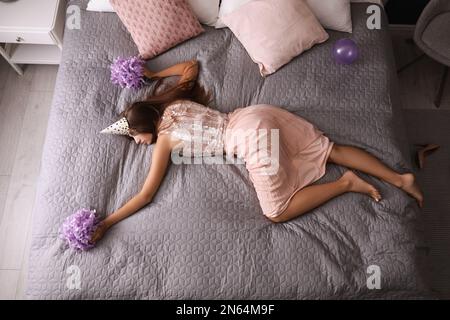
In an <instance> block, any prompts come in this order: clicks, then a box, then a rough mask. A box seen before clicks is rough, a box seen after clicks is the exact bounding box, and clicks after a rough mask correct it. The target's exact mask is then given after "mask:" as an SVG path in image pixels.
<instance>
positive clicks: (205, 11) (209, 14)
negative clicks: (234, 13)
mask: <svg viewBox="0 0 450 320" xmlns="http://www.w3.org/2000/svg"><path fill="white" fill-rule="evenodd" d="M188 2H189V4H190V5H191V8H192V10H194V13H195V15H196V16H197V18H198V20H199V21H200V22H201V23H203V24H206V25H208V26H214V25H215V24H216V22H217V19H219V4H220V0H188Z"/></svg>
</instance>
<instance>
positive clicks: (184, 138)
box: [91, 61, 423, 243]
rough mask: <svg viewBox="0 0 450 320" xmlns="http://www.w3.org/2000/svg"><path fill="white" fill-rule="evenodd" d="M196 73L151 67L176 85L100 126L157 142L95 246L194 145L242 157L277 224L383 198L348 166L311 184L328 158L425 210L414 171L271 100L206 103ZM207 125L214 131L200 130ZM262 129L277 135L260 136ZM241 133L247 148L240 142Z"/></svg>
mask: <svg viewBox="0 0 450 320" xmlns="http://www.w3.org/2000/svg"><path fill="white" fill-rule="evenodd" d="M198 70H199V68H198V63H197V61H188V62H184V63H180V64H177V65H174V66H172V67H169V68H167V69H165V70H163V71H160V72H157V73H154V72H151V71H150V70H148V69H146V71H145V76H146V77H147V78H150V79H155V80H158V81H161V80H162V79H163V78H165V77H170V76H181V77H180V79H179V81H178V83H177V84H176V85H174V86H173V87H172V88H170V89H168V90H165V91H163V92H162V93H158V94H153V95H152V96H151V97H149V98H147V99H146V100H144V101H139V102H135V103H133V104H131V105H129V106H128V107H127V108H126V110H125V111H124V112H123V113H122V118H121V119H120V120H119V121H118V122H116V123H115V124H113V125H111V126H110V127H108V128H106V129H105V130H103V131H102V132H103V133H114V134H123V135H127V136H129V137H130V139H134V141H135V142H136V143H137V144H146V145H150V144H155V146H154V149H153V155H152V162H151V168H150V171H149V173H148V176H147V178H146V180H145V182H144V185H143V186H142V189H141V191H140V192H139V193H138V194H136V195H135V196H134V197H133V198H132V199H131V200H129V201H128V202H127V203H126V204H125V205H124V206H122V207H121V208H120V209H118V210H117V211H116V212H114V213H112V214H110V215H109V216H107V217H106V218H105V219H104V220H103V221H102V222H101V223H100V225H99V227H98V228H97V230H96V232H95V233H94V235H93V237H92V240H91V241H92V242H93V243H95V242H97V241H98V240H100V239H101V238H102V237H103V235H104V233H105V232H106V231H107V230H108V229H109V228H110V227H111V226H113V225H114V224H116V223H118V222H119V221H121V220H123V219H125V218H127V217H128V216H130V215H132V214H133V213H135V212H136V211H138V210H139V209H141V208H142V207H144V206H146V205H147V204H149V203H150V202H151V201H152V199H153V197H154V195H155V194H156V192H157V190H158V188H159V186H160V184H161V181H162V180H163V178H164V175H165V172H166V170H167V167H168V165H169V162H170V161H171V155H172V154H176V153H175V150H180V148H185V149H186V150H192V144H196V145H197V146H200V147H201V148H202V150H209V151H211V150H221V151H222V154H223V153H225V154H226V156H227V157H229V156H236V157H237V158H239V159H242V160H243V161H244V162H245V166H246V168H247V170H248V173H249V177H250V179H251V182H252V183H253V186H254V188H255V190H256V194H257V196H258V200H259V203H260V206H261V209H262V212H263V214H264V215H265V216H266V217H267V218H268V219H270V220H271V221H273V222H275V223H281V222H286V221H289V220H291V219H294V218H296V217H299V216H301V215H303V214H305V213H307V212H309V211H311V210H312V209H314V208H316V207H318V206H320V205H322V204H324V203H325V202H327V201H329V200H330V199H333V198H335V197H337V196H339V195H342V194H344V193H346V192H358V193H362V194H365V195H367V196H369V197H371V198H372V199H373V200H374V201H377V202H378V201H381V194H380V192H379V191H378V190H377V189H376V188H375V187H374V186H373V185H371V184H369V183H367V182H366V181H364V180H363V179H361V178H360V177H358V176H357V175H356V174H355V173H353V172H352V171H350V170H348V171H346V172H345V173H344V174H343V175H342V176H341V177H340V178H339V179H338V180H336V181H334V182H330V183H324V184H318V185H311V184H312V183H313V182H315V181H317V180H318V179H319V178H321V177H322V176H323V175H324V174H325V167H326V164H327V163H333V164H337V165H341V166H344V167H347V168H351V169H355V170H359V171H361V172H365V173H367V174H369V175H372V176H375V177H377V178H379V179H382V180H384V181H386V182H388V183H390V184H392V185H394V186H396V187H398V188H400V189H402V190H403V191H405V192H406V193H408V194H409V195H410V196H412V197H414V198H415V199H416V200H417V202H418V204H419V206H420V207H422V205H423V195H422V192H421V191H420V189H419V187H418V185H417V184H416V182H415V180H414V176H413V174H411V173H406V174H400V173H397V172H395V171H393V170H392V169H390V168H388V167H387V166H386V165H384V164H383V163H382V162H381V161H380V160H378V159H377V158H375V157H374V156H372V155H370V154H369V153H367V152H365V151H363V150H361V149H359V148H356V147H351V146H344V145H338V144H335V143H333V142H332V141H330V140H329V139H328V138H327V137H326V136H325V135H324V134H323V133H322V132H321V131H320V130H318V129H317V128H315V127H314V126H313V125H312V124H311V123H309V122H307V121H306V120H304V119H302V118H300V117H298V116H297V115H295V114H292V113H290V112H288V111H286V110H284V109H282V108H279V107H276V106H272V105H254V106H249V107H245V108H238V109H236V110H235V111H233V112H231V113H221V112H219V111H217V110H214V109H211V108H209V107H207V105H208V103H209V100H210V99H209V96H208V94H206V92H205V91H204V90H203V89H202V88H201V87H200V86H199V84H198V82H197V76H198ZM155 92H156V91H155ZM202 130H204V131H205V132H206V131H207V132H208V134H207V135H202V134H200V135H199V131H202ZM260 132H275V133H276V134H275V135H272V134H265V135H264V134H263V135H259V134H256V133H260ZM269 136H270V137H271V138H270V139H269V138H268V137H269ZM199 137H200V139H199ZM236 137H237V138H239V137H240V139H236ZM243 137H245V141H246V143H247V145H246V147H242V146H243V143H242V141H243V140H242V138H243ZM273 137H275V138H273ZM266 138H267V139H266ZM265 139H266V140H267V141H266V142H265V143H264V141H262V140H265ZM269 140H270V141H269ZM275 147H276V148H275ZM273 150H276V152H274V151H273ZM261 151H264V152H261ZM194 154H196V153H195V152H194ZM261 154H262V156H261ZM271 156H274V157H275V158H276V159H275V160H276V161H275V163H276V164H277V165H276V166H275V167H276V170H274V169H273V167H274V165H273V164H274V161H268V158H270V157H271ZM272 160H273V159H272Z"/></svg>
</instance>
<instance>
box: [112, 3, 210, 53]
mask: <svg viewBox="0 0 450 320" xmlns="http://www.w3.org/2000/svg"><path fill="white" fill-rule="evenodd" d="M110 3H111V5H112V6H113V8H114V10H115V11H116V12H117V14H118V15H119V18H120V20H122V22H123V24H124V25H125V26H126V27H127V29H128V31H129V32H130V33H131V37H132V38H133V40H134V42H135V43H136V45H137V47H138V49H139V53H140V55H141V57H142V58H144V59H150V58H153V57H154V56H156V55H158V54H160V53H162V52H164V51H166V50H168V49H170V48H172V47H174V46H176V45H177V44H179V43H181V42H183V41H185V40H187V39H190V38H192V37H195V36H197V35H198V34H200V33H202V32H203V31H204V30H203V28H202V27H201V25H200V23H199V22H198V20H197V18H196V17H195V14H194V13H193V11H192V9H191V7H190V6H189V4H188V3H187V2H186V1H185V0H110Z"/></svg>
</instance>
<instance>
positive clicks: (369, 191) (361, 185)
mask: <svg viewBox="0 0 450 320" xmlns="http://www.w3.org/2000/svg"><path fill="white" fill-rule="evenodd" d="M340 180H342V181H345V182H348V184H349V186H348V188H349V191H351V192H358V193H363V194H366V195H368V196H369V197H371V198H373V199H374V200H375V201H377V202H378V201H380V200H381V194H380V192H379V191H378V190H377V188H375V187H374V186H373V185H371V184H370V183H368V182H366V181H364V180H363V179H361V178H360V177H358V176H357V175H356V174H355V173H354V172H352V171H350V170H349V171H346V172H345V173H344V174H343V175H342V177H341V178H340Z"/></svg>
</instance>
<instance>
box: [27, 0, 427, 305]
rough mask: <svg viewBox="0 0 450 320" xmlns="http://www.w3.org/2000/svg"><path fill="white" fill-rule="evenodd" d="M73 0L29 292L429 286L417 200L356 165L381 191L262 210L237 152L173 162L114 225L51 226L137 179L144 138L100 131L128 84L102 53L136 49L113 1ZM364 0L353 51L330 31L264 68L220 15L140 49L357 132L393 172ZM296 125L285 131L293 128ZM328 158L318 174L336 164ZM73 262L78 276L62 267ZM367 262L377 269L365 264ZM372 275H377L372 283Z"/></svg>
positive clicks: (360, 294) (379, 69) (386, 43)
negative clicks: (287, 210) (167, 43)
mask: <svg viewBox="0 0 450 320" xmlns="http://www.w3.org/2000/svg"><path fill="white" fill-rule="evenodd" d="M86 2H87V1H80V0H78V1H70V2H69V5H78V6H79V7H80V8H81V21H82V22H81V29H78V30H77V29H74V30H70V29H66V31H65V36H64V49H63V54H62V61H61V65H60V68H59V71H58V76H57V82H56V88H55V95H54V100H53V104H52V108H51V112H50V118H49V124H48V131H47V136H46V142H45V147H44V152H43V157H42V166H41V174H40V179H39V183H38V191H37V196H36V203H35V209H34V212H33V231H32V245H31V250H30V254H29V274H28V281H27V290H26V294H27V298H29V299H372V298H375V299H394V298H402V299H421V298H428V297H430V293H429V290H428V286H427V281H426V274H425V271H424V268H423V266H422V261H423V260H424V250H422V247H423V240H422V237H421V233H420V232H419V231H418V229H417V226H418V223H419V221H420V211H419V209H418V207H417V205H416V203H415V201H414V200H413V199H412V198H410V197H408V196H406V195H405V194H404V193H403V192H401V191H399V190H397V189H396V188H394V187H392V186H390V185H388V184H386V183H383V182H381V181H379V180H377V179H374V178H370V177H368V176H364V175H362V176H363V177H364V178H365V179H367V180H368V181H370V182H371V183H373V184H375V185H376V186H377V187H379V188H380V190H381V192H382V194H383V197H384V200H383V201H382V202H381V203H376V202H374V201H372V200H371V199H369V198H368V197H367V196H363V195H359V194H345V195H343V196H341V197H339V198H337V199H334V200H332V201H330V202H328V203H326V204H325V205H323V206H321V207H320V208H318V209H316V210H314V211H313V212H311V213H310V214H307V215H305V216H303V217H301V218H299V219H295V220H293V221H290V222H288V223H284V224H275V223H272V222H270V221H269V220H268V219H266V218H265V217H264V216H263V214H262V212H261V209H260V207H259V204H258V201H257V197H256V193H255V191H254V190H253V187H252V185H251V183H250V181H249V178H248V174H247V172H246V170H245V167H244V165H219V164H216V165H206V164H191V165H189V164H183V165H173V164H172V165H171V166H170V168H169V170H168V172H167V176H166V179H165V180H164V182H163V184H162V185H161V188H160V189H159V191H158V193H157V195H156V197H155V198H154V200H153V202H152V203H151V204H149V205H148V206H146V207H145V208H143V209H142V210H140V211H139V212H138V213H136V214H135V215H133V216H131V217H130V218H128V219H126V220H124V221H123V222H121V223H119V224H118V225H116V226H114V227H113V228H112V229H110V231H109V232H108V233H107V234H106V235H105V238H104V239H103V240H102V241H101V242H100V243H99V244H98V245H97V246H96V247H95V248H94V249H92V250H90V251H87V252H82V253H79V252H75V251H73V250H70V249H69V248H67V246H66V245H65V243H64V242H63V241H62V240H60V239H59V228H60V226H61V224H62V222H63V221H64V219H65V218H66V217H67V216H68V215H70V214H71V213H73V212H74V211H76V210H77V209H79V208H82V207H86V208H91V209H96V210H97V213H98V214H99V215H100V216H102V217H104V216H105V215H106V214H110V213H112V212H114V210H116V209H118V208H119V207H120V206H121V205H122V204H124V203H125V202H126V201H127V200H128V199H130V198H131V197H132V196H133V195H134V194H135V193H136V192H138V191H139V190H140V187H141V185H142V183H143V182H144V179H145V177H146V175H147V172H148V169H149V167H150V163H151V153H152V147H143V146H137V145H135V144H134V143H131V142H130V141H129V140H127V139H125V138H123V137H117V136H105V135H100V134H99V131H100V130H101V129H103V128H104V127H106V126H107V125H109V124H110V123H112V122H113V121H115V120H117V117H118V114H119V113H120V111H122V110H123V108H124V107H125V105H126V104H127V103H128V102H130V101H134V100H137V99H139V98H140V97H142V96H144V95H145V94H146V93H148V91H149V90H151V88H152V86H151V85H150V86H149V87H147V88H145V89H142V90H139V91H137V92H132V91H130V90H123V89H120V88H118V87H116V86H114V85H112V84H111V82H110V80H109V77H110V72H109V65H110V64H111V62H112V61H113V60H114V58H116V57H118V56H131V55H135V54H136V53H137V49H136V47H135V45H134V43H133V41H132V39H131V37H130V35H129V33H128V32H127V31H126V29H125V27H124V26H123V25H122V24H121V23H120V21H119V18H118V17H117V15H115V14H113V13H101V14H100V13H95V12H86V11H85V10H84V8H85V7H86ZM366 7H367V4H359V3H358V4H352V16H353V24H354V33H353V35H352V37H353V38H354V39H355V40H356V41H357V43H358V44H359V48H360V50H361V56H362V58H361V59H360V60H358V61H357V62H356V63H355V64H353V65H350V66H342V65H337V64H335V63H334V62H333V61H332V58H331V54H330V52H331V47H332V44H333V42H334V41H335V40H336V39H338V38H343V37H346V36H348V35H346V34H344V33H339V32H333V31H329V34H330V40H328V41H327V42H326V43H324V44H321V45H318V46H315V47H314V48H313V49H311V50H309V51H307V52H305V53H304V54H302V55H301V56H299V57H297V58H295V59H294V60H293V61H292V62H290V63H289V64H287V65H286V66H284V67H283V68H282V69H280V70H279V71H278V72H276V73H275V74H273V75H271V76H269V77H267V78H262V77H261V76H260V74H259V71H258V68H257V66H256V65H255V64H254V63H252V61H251V60H250V58H249V56H248V55H247V53H246V52H245V50H244V48H243V47H242V45H241V44H240V43H239V42H238V41H237V39H236V38H235V37H234V36H233V35H232V33H231V32H230V31H229V30H228V29H220V30H215V29H213V28H209V27H205V29H206V32H205V33H203V34H202V35H200V36H198V37H196V38H194V39H191V40H189V41H187V42H184V43H183V44H181V45H179V46H177V47H175V48H173V49H171V50H169V51H168V52H166V53H164V54H162V55H160V56H158V57H156V58H155V59H152V60H151V61H149V62H148V66H149V67H150V68H153V69H155V70H160V69H162V68H164V67H167V66H169V65H171V64H174V63H176V62H180V61H184V60H188V59H197V60H199V62H200V65H201V70H200V78H199V81H200V82H201V83H202V84H204V85H205V86H206V87H207V88H208V89H209V90H210V91H211V92H212V93H213V94H214V97H215V99H214V103H213V106H214V107H215V108H217V109H218V110H220V111H223V112H230V111H232V110H234V109H236V108H238V107H243V106H248V105H252V104H259V103H266V104H274V105H279V106H282V107H284V108H285V109H287V110H289V111H291V112H294V113H296V114H298V115H300V116H302V117H304V118H306V119H308V120H309V121H311V122H312V123H314V124H315V125H316V126H318V127H319V128H320V129H321V130H322V131H324V132H325V133H326V135H327V136H329V137H330V138H331V139H332V140H333V141H336V142H338V143H341V144H350V145H354V146H358V147H361V148H364V149H365V150H367V151H369V152H371V153H372V154H374V155H376V156H377V157H379V158H381V159H382V160H383V161H384V162H385V163H387V164H388V165H390V166H391V167H393V168H395V169H396V170H399V171H401V172H406V171H409V170H410V168H411V164H410V160H409V155H408V142H407V140H406V137H405V132H404V127H403V124H402V118H401V114H400V113H399V112H400V101H399V99H398V98H399V96H398V93H397V88H396V86H397V83H396V82H397V78H396V73H395V67H394V61H393V55H392V48H391V43H390V38H389V34H388V31H387V22H386V19H385V17H384V16H383V23H382V28H381V30H368V29H367V28H366V19H367V15H366V13H365V12H366ZM293 138H294V139H295V137H293ZM343 172H344V168H341V167H338V166H333V165H330V166H329V167H328V168H327V173H326V175H325V176H324V177H323V178H322V179H321V180H320V181H318V182H317V183H323V182H327V181H332V180H335V179H337V178H338V177H339V176H340V175H341V174H342V173H343ZM74 277H76V281H75V282H74V281H73V280H74ZM374 277H378V278H377V279H378V280H380V281H379V282H377V280H374ZM377 283H379V286H378V285H377Z"/></svg>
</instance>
